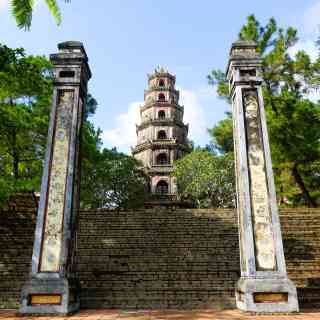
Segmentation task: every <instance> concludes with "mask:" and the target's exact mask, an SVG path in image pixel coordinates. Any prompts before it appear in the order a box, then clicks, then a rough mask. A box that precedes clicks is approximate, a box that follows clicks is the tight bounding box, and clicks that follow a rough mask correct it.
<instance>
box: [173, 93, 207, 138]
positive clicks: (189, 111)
mask: <svg viewBox="0 0 320 320" xmlns="http://www.w3.org/2000/svg"><path fill="white" fill-rule="evenodd" d="M178 90H179V91H180V104H181V105H183V106H184V118H183V120H184V123H189V134H188V136H189V138H190V139H192V140H194V141H195V142H197V143H199V141H202V140H203V137H204V136H206V134H207V124H206V120H205V115H204V110H203V107H202V104H201V103H200V99H201V97H200V95H202V94H203V93H202V90H198V91H195V90H188V89H183V88H178Z"/></svg>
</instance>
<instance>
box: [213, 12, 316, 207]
mask: <svg viewBox="0 0 320 320" xmlns="http://www.w3.org/2000/svg"><path fill="white" fill-rule="evenodd" d="M239 39H241V40H253V41H256V42H257V44H258V50H259V52H260V53H261V54H262V58H263V80H264V84H263V94H264V99H265V108H266V112H267V121H268V131H269V139H270V143H271V151H272V160H273V167H274V171H275V173H276V174H275V177H276V187H277V191H278V196H279V199H280V202H281V203H286V204H287V205H301V204H306V205H308V206H317V199H318V201H319V192H318V190H319V187H320V170H319V159H320V103H319V101H318V102H315V101H312V100H310V98H309V94H310V93H312V92H313V91H314V90H317V89H319V83H320V82H319V75H320V58H318V59H317V60H316V61H312V60H311V59H310V57H309V55H308V54H307V53H306V52H305V51H299V52H297V53H296V55H295V56H294V57H292V56H291V55H290V54H289V49H290V48H291V47H292V46H293V45H294V44H295V43H296V42H297V41H298V37H297V31H296V30H295V29H293V28H291V27H289V28H287V29H286V30H284V29H282V28H279V27H278V26H277V23H276V21H275V20H274V19H273V18H271V19H270V20H269V22H268V23H267V25H266V26H261V24H260V23H259V22H258V21H257V20H256V18H255V17H254V16H253V15H251V16H249V17H248V20H247V23H246V25H244V26H243V27H242V28H241V30H240V33H239ZM208 80H209V83H210V84H212V85H216V86H217V93H218V95H219V96H220V97H221V98H223V99H225V100H227V101H229V94H228V86H227V82H226V77H225V74H224V73H223V72H221V71H219V70H213V71H212V73H211V74H210V75H209V76H208ZM209 133H210V134H211V136H212V138H213V143H214V144H215V145H216V148H217V149H219V150H222V151H227V152H228V151H230V148H229V146H232V143H231V141H230V139H231V137H232V120H231V117H230V116H228V117H227V119H225V120H223V121H221V122H220V123H218V124H217V125H216V126H215V127H213V128H212V129H209ZM293 185H295V187H293Z"/></svg>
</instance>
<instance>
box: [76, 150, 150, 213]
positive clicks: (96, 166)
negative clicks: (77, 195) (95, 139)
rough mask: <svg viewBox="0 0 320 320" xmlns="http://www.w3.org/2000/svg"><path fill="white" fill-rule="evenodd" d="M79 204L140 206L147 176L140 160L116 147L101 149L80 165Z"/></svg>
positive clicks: (111, 206)
mask: <svg viewBox="0 0 320 320" xmlns="http://www.w3.org/2000/svg"><path fill="white" fill-rule="evenodd" d="M83 169H84V170H83V172H84V177H83V179H82V183H81V206H82V207H84V208H124V209H130V208H137V207H140V206H142V205H143V203H144V200H145V195H146V192H145V191H146V187H147V182H148V178H147V176H146V175H145V173H144V172H143V170H142V169H141V168H140V163H139V162H138V161H137V160H136V159H134V158H133V157H131V156H127V155H125V154H122V153H119V152H117V150H116V149H112V150H108V149H103V150H102V152H98V153H96V155H95V161H94V162H91V161H87V162H85V163H84V164H83Z"/></svg>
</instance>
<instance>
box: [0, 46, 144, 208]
mask: <svg viewBox="0 0 320 320" xmlns="http://www.w3.org/2000/svg"><path fill="white" fill-rule="evenodd" d="M51 67H52V66H51V64H50V62H49V61H48V60H47V59H46V58H45V57H34V56H26V55H25V52H24V50H23V49H21V48H20V49H10V48H8V47H6V46H4V45H0V203H3V202H4V201H6V199H8V197H9V196H10V195H12V194H14V193H16V192H20V191H32V190H34V191H40V182H41V176H42V166H43V159H44V153H45V146H46V141H47V131H48V122H49V113H50V106H51V95H52V74H51ZM96 108H97V101H96V100H95V99H94V98H93V97H92V96H91V95H90V94H89V95H88V97H87V101H86V109H85V115H84V118H85V121H84V125H83V129H82V137H83V139H82V152H81V153H82V166H81V167H82V185H81V186H82V192H81V194H82V198H83V200H82V201H81V203H82V204H83V205H84V206H86V207H94V206H96V205H98V206H104V207H110V206H112V207H117V206H125V207H129V206H130V204H132V205H133V206H137V205H138V204H140V203H141V201H140V200H141V198H143V196H144V193H143V192H142V191H141V190H144V187H145V183H146V181H145V176H144V174H143V173H142V172H141V170H140V169H139V164H138V163H137V161H135V160H134V159H133V158H131V157H128V156H126V155H124V154H121V153H118V152H117V151H116V150H111V151H110V150H106V149H103V150H102V148H101V145H102V143H101V138H100V136H101V130H100V129H95V128H94V126H93V124H92V123H91V122H90V121H89V120H88V119H89V118H90V116H91V115H92V114H94V112H95V110H96ZM99 190H100V191H101V192H99ZM131 200H132V201H131Z"/></svg>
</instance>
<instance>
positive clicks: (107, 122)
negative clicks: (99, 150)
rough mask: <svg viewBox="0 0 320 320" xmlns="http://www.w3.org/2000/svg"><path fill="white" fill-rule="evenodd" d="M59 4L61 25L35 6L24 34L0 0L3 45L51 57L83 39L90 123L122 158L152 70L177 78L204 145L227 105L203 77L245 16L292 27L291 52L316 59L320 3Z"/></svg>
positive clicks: (80, 0)
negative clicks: (93, 107) (92, 109)
mask: <svg viewBox="0 0 320 320" xmlns="http://www.w3.org/2000/svg"><path fill="white" fill-rule="evenodd" d="M58 2H59V4H60V7H61V11H62V24H61V25H60V26H57V25H56V24H55V22H54V20H53V18H52V17H51V16H50V14H49V12H48V9H47V8H46V6H45V4H44V3H43V1H42V0H38V3H37V6H36V10H35V13H34V18H33V24H32V28H31V31H30V32H25V31H22V30H19V29H18V28H17V27H16V25H15V23H14V20H13V18H12V17H11V16H10V11H9V10H10V8H9V7H8V0H0V42H2V43H5V44H6V45H8V46H10V47H21V46H22V47H24V48H25V49H26V50H27V53H28V54H41V55H46V56H48V55H49V54H50V53H54V52H56V51H57V43H59V42H62V41H66V40H78V41H82V42H83V43H84V45H85V48H86V51H87V53H88V56H89V60H90V61H89V63H90V67H91V70H92V73H93V77H92V79H91V80H90V83H89V91H90V92H91V93H92V95H93V96H94V97H95V98H96V99H97V101H98V102H99V107H98V110H97V113H96V115H95V116H94V118H93V119H92V120H93V122H94V123H95V125H96V126H99V127H100V128H101V129H102V130H103V141H104V145H105V146H106V147H111V146H117V147H118V149H119V150H121V151H124V152H128V151H129V150H130V145H134V144H135V123H136V122H138V121H139V117H138V107H139V104H140V103H142V101H143V90H144V89H145V88H146V85H147V73H150V72H152V70H153V69H154V68H155V67H156V66H157V65H163V66H166V67H168V68H169V71H170V72H172V73H174V74H176V77H177V86H178V88H179V89H180V90H181V103H182V104H184V106H185V120H186V122H189V124H190V133H189V138H190V139H192V140H194V141H195V142H196V144H199V145H205V144H206V143H208V142H209V136H208V134H207V132H206V128H207V127H211V126H213V125H214V124H215V123H217V122H218V121H219V120H221V119H223V118H224V112H225V111H227V110H229V106H228V105H227V104H226V103H224V102H223V101H221V100H219V99H218V98H217V97H216V93H215V91H214V89H213V88H212V87H210V86H209V85H208V84H207V80H206V75H207V74H208V73H209V72H210V70H211V69H212V68H221V69H224V68H225V66H226V63H227V58H228V51H229V48H230V45H231V43H232V41H234V40H236V38H237V34H238V31H239V29H240V27H241V25H243V24H244V23H245V20H246V17H247V16H248V15H249V14H251V13H254V14H255V15H256V17H257V18H258V19H259V20H260V21H261V22H262V23H265V22H266V21H267V20H268V18H270V17H271V16H273V17H275V18H276V20H277V22H278V23H279V25H281V26H284V27H286V26H288V25H291V26H293V27H296V28H297V29H298V31H299V36H300V38H301V41H300V42H299V43H298V44H297V45H296V48H294V50H297V49H301V48H304V49H306V50H307V51H308V52H309V53H311V54H312V55H315V54H316V50H315V47H314V40H315V39H316V36H317V31H318V26H317V24H318V23H319V21H320V0H317V1H315V0H303V1H301V0H282V1H279V0H268V1H262V0H260V1H256V0H255V1H251V0H250V1H249V0H242V1H231V0H229V1H213V0H199V1H188V0H184V1H183V0H160V1H159V0H158V1H154V0H149V1H147V0H136V1H133V0H113V1H111V0H95V1H93V0H91V1H89V0H72V1H71V3H68V4H65V3H64V2H63V1H62V0H61V1H59V0H58ZM294 50H293V51H294Z"/></svg>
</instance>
